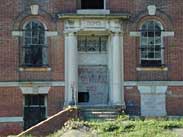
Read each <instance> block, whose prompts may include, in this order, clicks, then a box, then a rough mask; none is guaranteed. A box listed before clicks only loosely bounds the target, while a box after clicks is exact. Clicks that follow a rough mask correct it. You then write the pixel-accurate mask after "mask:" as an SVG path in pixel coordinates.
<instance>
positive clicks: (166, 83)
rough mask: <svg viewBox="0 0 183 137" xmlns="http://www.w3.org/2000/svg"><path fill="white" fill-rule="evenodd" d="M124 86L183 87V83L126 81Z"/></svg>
mask: <svg viewBox="0 0 183 137" xmlns="http://www.w3.org/2000/svg"><path fill="white" fill-rule="evenodd" d="M124 86H183V81H125V82H124Z"/></svg>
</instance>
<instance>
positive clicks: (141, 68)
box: [136, 66, 168, 71]
mask: <svg viewBox="0 0 183 137" xmlns="http://www.w3.org/2000/svg"><path fill="white" fill-rule="evenodd" d="M136 70H137V71H168V67H163V66H162V67H137V68H136Z"/></svg>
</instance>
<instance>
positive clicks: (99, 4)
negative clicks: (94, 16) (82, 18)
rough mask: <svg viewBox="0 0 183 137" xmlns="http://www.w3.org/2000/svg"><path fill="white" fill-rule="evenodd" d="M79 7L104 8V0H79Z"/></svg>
mask: <svg viewBox="0 0 183 137" xmlns="http://www.w3.org/2000/svg"><path fill="white" fill-rule="evenodd" d="M81 9H104V0H81Z"/></svg>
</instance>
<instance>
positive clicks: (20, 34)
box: [11, 31, 23, 37]
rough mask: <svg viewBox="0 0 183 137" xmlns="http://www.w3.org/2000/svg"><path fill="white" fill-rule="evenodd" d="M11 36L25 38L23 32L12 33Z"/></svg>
mask: <svg viewBox="0 0 183 137" xmlns="http://www.w3.org/2000/svg"><path fill="white" fill-rule="evenodd" d="M11 35H12V36H16V37H22V36H23V31H12V32H11Z"/></svg>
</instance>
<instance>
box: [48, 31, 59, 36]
mask: <svg viewBox="0 0 183 137" xmlns="http://www.w3.org/2000/svg"><path fill="white" fill-rule="evenodd" d="M45 35H46V37H53V36H58V32H57V31H46V32H45Z"/></svg>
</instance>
